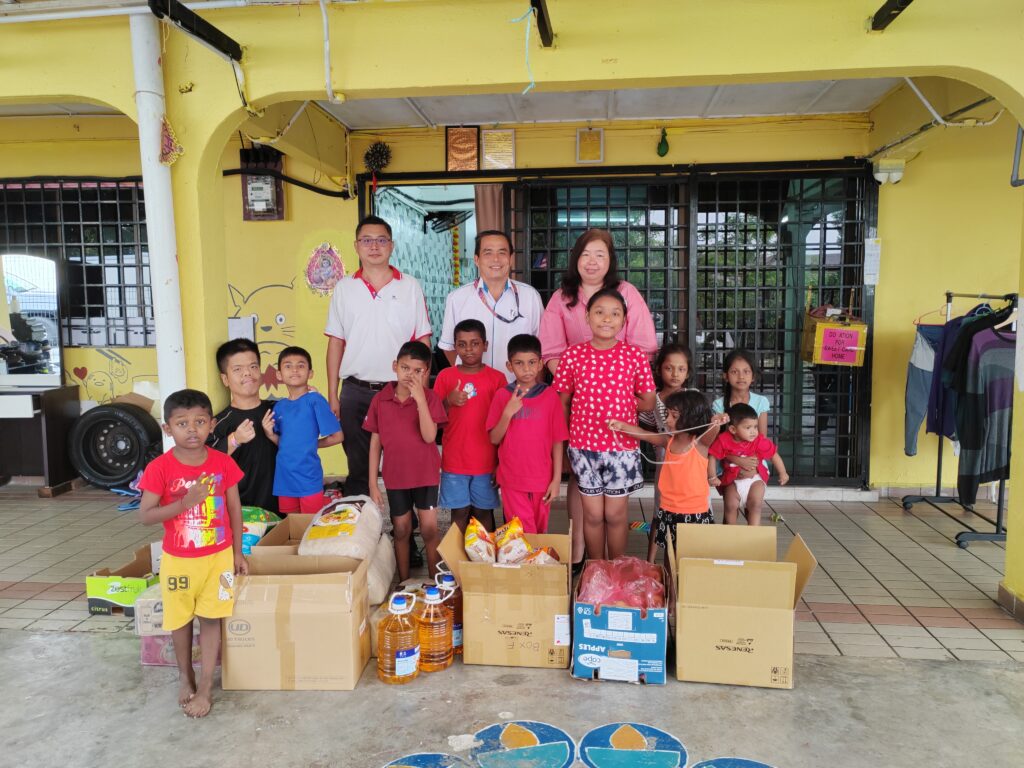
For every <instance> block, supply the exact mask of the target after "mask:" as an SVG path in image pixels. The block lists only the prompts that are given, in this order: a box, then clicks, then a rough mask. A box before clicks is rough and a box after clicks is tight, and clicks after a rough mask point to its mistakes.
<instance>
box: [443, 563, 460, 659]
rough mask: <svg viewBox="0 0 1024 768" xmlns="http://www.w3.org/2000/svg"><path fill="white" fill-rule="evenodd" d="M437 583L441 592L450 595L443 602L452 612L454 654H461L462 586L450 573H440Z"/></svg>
mask: <svg viewBox="0 0 1024 768" xmlns="http://www.w3.org/2000/svg"><path fill="white" fill-rule="evenodd" d="M437 585H438V586H439V587H440V588H441V591H442V592H450V593H451V597H448V598H445V601H444V604H445V605H446V606H448V608H449V610H451V612H452V646H453V647H454V650H455V655H456V656H461V655H462V588H461V587H459V582H457V581H456V580H455V577H454V576H452V575H451V574H450V573H440V574H438V576H437Z"/></svg>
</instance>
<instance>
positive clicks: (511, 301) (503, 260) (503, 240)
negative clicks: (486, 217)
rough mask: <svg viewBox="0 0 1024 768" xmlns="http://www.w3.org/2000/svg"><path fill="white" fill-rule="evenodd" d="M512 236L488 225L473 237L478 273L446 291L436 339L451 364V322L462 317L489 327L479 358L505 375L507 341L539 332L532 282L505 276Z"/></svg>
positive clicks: (538, 300) (538, 311)
mask: <svg viewBox="0 0 1024 768" xmlns="http://www.w3.org/2000/svg"><path fill="white" fill-rule="evenodd" d="M512 255H513V249H512V241H511V240H510V239H509V237H508V235H506V234H505V233H504V232H499V231H498V230H496V229H487V230H484V231H483V232H480V233H478V234H477V236H476V248H475V250H474V251H473V262H474V263H475V264H476V268H477V270H478V271H479V273H480V277H478V278H477V279H476V280H474V281H473V282H472V283H469V284H468V285H464V286H462V287H461V288H456V289H455V290H454V291H452V292H451V293H449V294H448V298H447V300H446V301H445V305H444V324H443V325H442V326H441V338H440V340H439V341H438V343H437V346H438V347H440V348H441V349H442V350H443V351H444V354H445V357H447V358H448V361H449V362H450V363H451V364H452V365H455V362H456V359H457V354H456V352H455V326H456V325H458V324H459V323H460V322H461V321H463V320H469V319H473V320H479V321H480V322H482V323H483V324H484V328H486V329H487V351H486V352H485V353H484V357H483V361H484V363H486V364H487V365H489V366H490V367H491V368H494V369H496V370H498V371H500V372H501V373H503V374H504V375H505V378H506V379H507V380H508V382H509V383H511V382H512V381H514V380H515V376H513V375H512V373H511V372H510V371H509V370H508V366H506V365H505V362H506V361H507V360H508V342H509V339H511V338H512V337H513V336H517V335H519V334H520V333H529V334H531V335H533V336H536V335H537V331H538V329H539V328H540V318H541V315H542V314H544V302H543V301H541V298H540V294H539V293H537V291H536V290H535V289H534V288H533V286H530V285H527V284H526V283H521V282H519V281H518V280H512V279H510V278H509V273H510V272H511V270H512Z"/></svg>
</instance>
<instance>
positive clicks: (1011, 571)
mask: <svg viewBox="0 0 1024 768" xmlns="http://www.w3.org/2000/svg"><path fill="white" fill-rule="evenodd" d="M1010 156H1011V155H1009V154H1007V157H1010ZM1016 191H1017V192H1018V193H1020V195H1021V199H1020V202H1019V205H1020V207H1021V208H1022V209H1024V188H1020V189H1018V190H1016ZM1021 265H1022V269H1021V278H1020V285H1019V286H1018V288H1017V291H1018V292H1020V293H1024V224H1022V227H1021ZM1017 333H1024V323H1018V324H1017ZM1021 365H1024V361H1022V360H1018V361H1017V371H1018V374H1017V377H1018V378H1017V379H1016V381H1015V385H1016V386H1015V389H1014V393H1013V426H1012V427H1011V429H1012V430H1013V440H1012V442H1011V447H1010V450H1011V451H1012V453H1011V455H1010V478H1011V479H1010V481H1009V483H1008V488H1009V490H1008V493H1007V495H1008V496H1009V502H1008V503H1007V510H1006V529H1007V536H1006V571H1005V576H1004V577H1003V581H1002V582H1001V583H1000V584H999V602H1000V603H1002V604H1003V606H1004V607H1005V608H1007V609H1008V610H1010V611H1013V612H1015V613H1016V614H1017V616H1019V617H1021V618H1024V448H1022V446H1024V392H1021V387H1022V386H1024V378H1022V377H1021V374H1020V370H1021Z"/></svg>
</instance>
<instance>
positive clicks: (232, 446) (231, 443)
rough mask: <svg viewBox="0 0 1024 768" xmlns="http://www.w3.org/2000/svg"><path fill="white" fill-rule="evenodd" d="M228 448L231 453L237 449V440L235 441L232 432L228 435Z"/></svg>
mask: <svg viewBox="0 0 1024 768" xmlns="http://www.w3.org/2000/svg"><path fill="white" fill-rule="evenodd" d="M228 448H230V449H231V450H232V451H234V450H237V449H238V440H236V439H235V433H234V432H232V433H231V434H230V435H228Z"/></svg>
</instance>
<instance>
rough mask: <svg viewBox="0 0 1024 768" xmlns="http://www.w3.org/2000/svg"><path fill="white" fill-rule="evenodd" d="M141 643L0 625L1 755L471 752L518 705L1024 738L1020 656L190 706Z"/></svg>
mask: <svg viewBox="0 0 1024 768" xmlns="http://www.w3.org/2000/svg"><path fill="white" fill-rule="evenodd" d="M137 654H138V646H137V643H136V642H135V641H134V640H133V638H132V637H130V636H129V635H126V634H125V635H120V636H117V635H113V636H112V635H103V634H88V633H79V634H74V633H47V634H35V633H29V632H19V631H10V630H2V631H0V679H2V680H3V681H4V686H3V689H4V693H5V695H4V696H3V697H2V699H0V722H3V724H4V727H3V729H2V730H0V756H2V757H0V764H3V765H9V766H19V767H20V768H21V767H23V768H30V767H34V766H41V767H45V768H52V766H106V765H122V766H165V765H166V766H170V765H175V764H178V765H188V766H190V767H194V768H200V767H202V766H216V768H236V767H237V768H242V767H247V766H275V768H285V767H286V766H304V767H307V768H309V767H313V766H344V767H345V768H379V767H380V766H384V765H386V764H388V763H390V762H391V761H392V760H395V759H397V758H399V757H402V756H404V755H408V754H411V753H415V752H451V753H453V754H461V755H462V756H463V757H465V756H466V755H467V753H466V752H465V751H463V752H461V753H460V752H457V751H456V750H454V749H453V748H452V747H450V746H449V737H450V736H459V735H462V734H471V733H474V732H476V731H478V730H480V729H482V728H484V727H486V726H488V725H491V724H493V723H499V722H501V721H503V720H509V719H516V720H539V721H542V722H547V723H551V724H552V725H555V726H557V727H560V728H561V729H563V730H564V731H566V732H567V733H568V734H569V735H570V736H571V737H572V738H573V739H574V740H576V741H577V742H578V741H579V740H580V739H581V738H582V736H583V735H584V733H586V732H587V731H588V730H590V729H591V728H593V727H595V726H598V725H602V724H604V723H608V722H617V721H621V720H634V721H636V722H640V723H647V724H650V725H653V726H655V727H657V728H661V729H662V730H665V731H667V732H669V733H671V734H674V735H675V736H676V737H677V738H678V739H679V740H680V741H682V743H683V744H684V746H685V747H686V749H687V750H688V752H689V764H690V765H694V764H696V763H698V762H700V761H703V760H710V759H712V758H715V757H721V756H725V755H733V756H742V757H746V758H750V759H755V760H760V761H763V762H764V763H767V764H769V765H772V766H777V768H799V767H801V766H808V767H810V766H815V767H820V766H826V765H827V766H829V767H830V768H844V767H846V766H850V767H851V768H853V767H854V766H856V767H857V768H864V766H885V768H900V767H902V766H907V768H909V767H910V766H915V767H916V766H923V765H926V766H929V768H940V767H941V766H949V767H950V768H953V767H954V766H955V767H956V768H964V767H965V766H985V767H986V768H989V767H996V766H1014V765H1020V764H1021V763H1020V759H1021V755H1022V754H1024V728H1022V727H1021V726H1022V724H1024V666H1021V665H1014V664H994V663H987V662H960V663H955V664H949V663H945V662H941V661H916V660H906V659H864V658H850V657H836V658H828V657H823V656H813V655H802V656H800V657H798V660H797V680H796V688H795V689H794V690H792V691H767V690H759V689H751V688H733V687H723V686H711V685H697V684H683V683H679V682H677V681H675V680H671V681H670V682H669V683H668V685H666V686H663V687H651V688H642V687H637V686H631V685H626V684H616V683H585V682H580V681H576V680H572V679H570V677H569V675H568V673H567V672H565V673H562V672H558V673H556V672H551V671H547V670H515V669H496V668H490V667H465V668H459V666H456V667H453V668H452V669H450V670H448V671H445V672H441V673H437V674H434V675H431V676H424V677H422V678H421V679H418V680H416V681H414V682H413V683H412V684H410V685H408V686H404V687H401V688H394V687H391V686H385V685H382V684H381V683H379V682H377V680H376V677H375V675H374V668H373V667H372V666H368V667H367V669H366V672H365V674H364V676H363V680H362V683H361V684H360V686H359V688H358V689H357V690H356V691H353V692H351V693H310V692H301V693H250V692H222V691H217V693H216V698H215V708H214V711H213V715H212V716H211V717H209V718H208V719H206V720H202V721H191V720H188V719H186V718H185V717H183V716H182V715H181V714H180V713H179V711H178V709H177V707H176V706H175V691H176V685H175V671H174V670H172V669H166V668H155V667H150V668H141V667H140V666H139V664H138V656H137ZM455 741H456V742H457V741H458V739H456V740H455ZM467 764H469V765H472V764H473V763H472V762H471V761H470V762H468V763H467ZM531 768H539V767H536V766H531Z"/></svg>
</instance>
